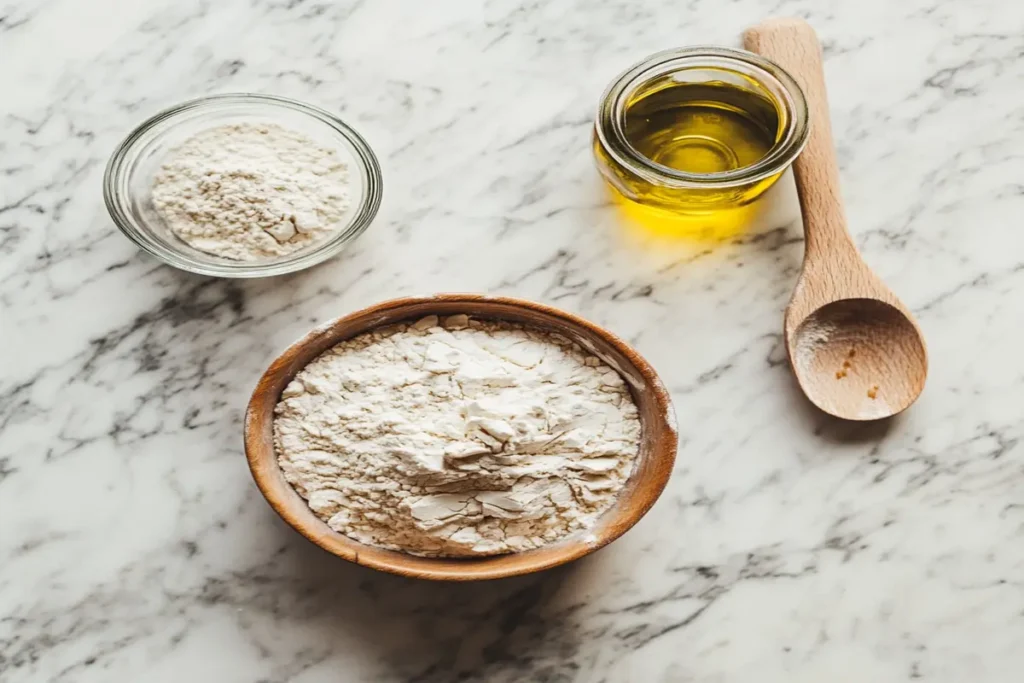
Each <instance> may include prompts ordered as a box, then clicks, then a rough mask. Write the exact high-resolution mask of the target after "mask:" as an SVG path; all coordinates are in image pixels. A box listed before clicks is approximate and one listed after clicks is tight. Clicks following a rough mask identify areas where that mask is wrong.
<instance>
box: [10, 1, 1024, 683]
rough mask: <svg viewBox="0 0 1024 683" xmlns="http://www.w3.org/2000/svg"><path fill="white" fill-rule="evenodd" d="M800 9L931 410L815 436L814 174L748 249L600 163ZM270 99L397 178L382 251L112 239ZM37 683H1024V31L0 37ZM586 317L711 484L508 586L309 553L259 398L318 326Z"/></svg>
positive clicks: (537, 10)
mask: <svg viewBox="0 0 1024 683" xmlns="http://www.w3.org/2000/svg"><path fill="white" fill-rule="evenodd" d="M780 14H782V15H791V14H795V15H801V16H805V17H808V18H809V19H810V20H811V21H812V22H813V23H814V24H815V25H816V27H817V28H818V30H819V32H820V34H821V36H822V39H823V41H824V43H825V47H826V58H827V63H826V70H827V77H828V84H829V87H830V89H831V90H830V97H831V105H832V112H833V117H834V118H833V127H834V132H835V137H836V140H837V144H838V145H839V153H840V159H841V163H842V178H843V189H844V194H845V198H846V201H847V211H848V214H849V218H850V224H851V229H852V232H853V233H854V236H855V238H856V240H857V242H858V244H859V245H860V246H861V247H862V249H863V251H864V253H865V256H866V258H867V259H868V261H869V262H870V263H871V264H872V265H873V266H874V267H875V268H876V269H877V270H878V272H879V273H880V274H881V275H882V276H883V277H884V278H885V279H886V280H887V281H888V282H889V283H890V284H891V285H892V287H893V288H894V289H895V290H896V291H897V292H898V293H900V295H901V296H902V297H903V298H904V300H905V301H906V302H907V304H908V305H909V306H910V307H911V308H913V309H914V310H915V312H916V313H917V314H918V315H919V316H920V322H921V325H922V327H923V328H924V331H925V333H926V335H927V338H928V341H929V349H930V353H931V360H932V369H931V375H930V379H929V384H928V387H927V389H926V391H925V393H924V395H923V397H922V398H921V400H920V402H919V403H918V404H917V405H916V406H914V408H913V409H912V410H911V411H909V412H908V413H907V414H906V415H904V416H903V417H902V418H900V419H898V420H897V421H894V422H892V423H889V424H883V425H876V426H870V427H855V426H850V425H843V424H839V423H836V422H832V421H830V420H828V419H826V418H824V417H822V416H821V415H820V414H817V413H815V412H814V411H812V410H811V409H809V408H808V407H807V405H806V403H805V402H804V400H803V399H802V398H801V397H800V396H799V395H798V393H797V392H796V389H795V386H794V382H793V380H792V378H791V375H790V372H789V370H788V368H787V367H786V359H785V352H784V349H783V347H782V345H781V339H780V335H779V333H780V326H781V311H782V308H783V306H784V305H785V302H786V300H787V298H788V295H789V291H790V289H791V287H792V285H793V281H794V278H795V275H796V272H797V270H798V268H799V262H800V258H801V253H802V244H801V238H800V231H799V224H798V222H796V221H795V212H794V208H793V202H792V187H791V185H790V184H789V182H788V180H787V181H786V182H785V183H783V184H781V185H780V186H779V187H778V188H777V190H774V191H773V195H774V196H773V197H772V198H771V199H770V201H769V202H767V203H766V205H765V212H766V214H765V215H764V216H763V217H762V220H761V224H759V225H758V226H757V227H756V228H755V229H753V230H752V231H751V232H749V233H748V234H745V235H743V236H741V237H739V238H737V239H736V240H734V241H733V242H731V243H729V244H725V245H721V246H718V247H715V248H708V247H706V246H701V245H693V244H685V243H679V242H666V241H664V240H660V239H657V238H655V237H652V236H645V235H641V234H637V233H632V232H629V231H627V230H625V229H624V228H623V227H622V221H621V220H620V218H619V217H618V216H617V214H616V213H615V211H614V209H613V208H612V207H611V206H610V205H609V202H608V198H607V196H606V195H605V194H604V192H603V190H602V188H601V186H600V183H599V181H598V178H597V174H596V172H595V171H594V169H593V165H592V161H591V157H590V150H589V134H590V125H591V116H592V112H593V110H594V107H595V104H596V101H597V98H598V96H599V95H600V92H601V90H602V89H603V88H604V86H605V85H606V83H607V82H608V81H609V80H610V79H611V78H612V77H613V76H614V75H615V74H616V73H617V72H619V71H620V70H621V69H623V68H625V67H626V66H627V65H629V64H630V63H632V62H633V61H635V60H636V59H638V58H641V57H643V56H645V55H646V54H649V53H651V52H653V51H655V50H658V49H664V48H668V47H673V46H677V45H684V44H694V43H717V44H726V45H729V44H737V43H738V40H739V34H740V32H741V30H742V29H743V28H744V27H745V26H746V25H748V24H751V23H754V22H756V21H757V20H759V19H761V18H763V17H766V16H770V15H780ZM238 90H253V91H260V92H268V93H277V94H282V95H288V96H293V97H297V98H300V99H303V100H307V101H309V102H312V103H315V104H319V105H321V106H324V107H326V108H328V109H332V110H334V111H337V112H340V114H341V115H342V116H343V117H344V118H345V119H346V120H348V121H349V122H351V123H352V124H353V125H354V126H355V127H356V128H358V129H359V130H360V131H361V132H362V133H364V135H365V136H366V137H367V138H368V140H369V141H370V143H371V144H372V145H373V147H374V148H375V150H376V151H377V152H378V154H379V156H380V158H381V162H382V165H383V167H384V175H385V192H384V194H385V198H384V207H383V209H382V212H381V214H380V216H379V218H378V219H377V221H376V222H375V223H374V225H373V226H372V228H371V229H370V231H369V232H368V233H367V234H366V235H364V236H363V237H362V238H361V239H360V240H359V241H358V242H357V243H356V245H355V246H354V247H353V248H352V249H350V250H349V251H347V252H346V253H345V254H343V255H342V256H340V257H339V258H336V259H334V260H332V261H330V262H328V263H326V264H324V265H322V266H320V267H317V268H315V269H313V270H311V271H308V272H305V273H301V274H298V275H294V276H289V277H284V278H277V279H272V280H265V281H256V282H237V281H236V282H230V281H222V280H212V279H204V278H198V277H193V276H189V275H186V274H183V273H179V272H177V271H174V270H172V269H170V268H167V267H164V266H161V265H159V264H158V263H156V262H155V261H153V260H152V259H150V258H147V257H145V256H144V255H142V254H139V253H138V252H137V251H136V250H135V248H134V247H133V246H132V245H131V244H130V243H129V242H128V241H127V240H125V239H124V238H123V237H122V236H121V235H120V234H119V233H118V232H117V231H116V230H115V228H114V227H113V225H112V224H111V222H110V220H109V219H108V217H107V215H106V212H105V210H104V207H103V203H102V198H101V193H100V178H101V175H102V170H103V165H104V164H105V162H106V159H107V157H108V156H109V154H110V152H111V151H112V149H113V147H114V146H115V145H116V144H117V142H118V141H119V140H120V139H121V138H122V137H123V136H124V135H125V134H126V133H127V131H128V130H130V129H131V128H132V127H133V126H134V125H136V124H137V123H138V122H139V121H141V120H142V119H143V118H145V117H146V116H149V115H150V114H152V113H155V112H156V111H158V110H159V109H161V108H163V107H165V106H168V105H170V104H173V103H175V102H178V101H180V100H183V99H186V98H190V97H194V96H198V95H201V94H205V93H214V92H228V91H238ZM0 92H3V93H4V96H3V97H2V98H0V123H2V125H0V679H2V680H3V681H5V682H6V681H12V682H13V681H18V682H20V681H59V682H67V681H102V682H108V681H146V682H147V683H158V682H160V681H179V680H194V681H217V682H219V683H226V682H234V681H239V682H243V681H267V682H270V681H273V682H284V681H290V682H295V683H315V682H326V681H380V682H391V681H396V682H397V681H408V682H413V681H416V682H420V683H435V682H436V683H447V682H449V681H498V682H514V681H515V682H518V681H548V682H552V683H553V682H563V681H564V682H567V681H585V682H591V681H593V682H598V681H606V682H609V683H617V682H619V681H643V682H648V681H657V682H664V683H672V682H683V681H753V680H758V681H787V682H793V681H814V682H819V681H826V680H827V681H857V682H862V681H868V680H872V681H874V680H878V681H901V680H917V679H920V680H927V681H951V682H954V681H955V682H959V681H964V680H979V681H997V682H1002V681H1007V682H1010V681H1018V680H1020V675H1021V674H1020V671H1021V669H1022V667H1024V647H1022V643H1024V616H1022V614H1024V590H1022V588H1024V587H1022V583H1024V578H1022V577H1024V543H1022V542H1021V538H1022V525H1024V446H1022V445H1021V439H1022V436H1024V418H1022V413H1021V409H1022V406H1024V369H1022V368H1024V363H1022V361H1021V355H1020V349H1021V342H1020V339H1021V335H1022V333H1024V315H1022V304H1021V301H1022V297H1024V255H1022V254H1024V231H1022V229H1021V225H1020V216H1021V214H1022V213H1024V184H1022V181H1021V168H1022V164H1024V115H1022V114H1021V112H1022V111H1024V94H1022V93H1024V5H1021V4H1020V3H1006V2H998V1H997V0H986V1H984V2H974V3H967V2H959V3H952V2H945V3H942V2H938V1H937V0H910V1H909V2H899V3H896V2H888V1H886V0H862V1H860V2H856V3H852V2H839V1H838V0H830V1H828V2H811V0H803V1H799V0H798V1H791V0H736V1H734V2H720V1H719V0H689V1H688V2H668V1H667V0H654V1H650V2H627V1H625V0H616V1H604V2H601V1H597V2H593V1H588V2H584V1H583V0H553V1H551V2H523V1H522V0H520V1H519V2H486V3H455V2H450V3H449V2H446V3H438V2H435V3H421V2H413V1H412V0H408V1H405V2H397V1H383V2H381V1H375V2H372V3H371V2H368V1H366V0H364V1H363V2H351V1H346V2H316V1H314V0H224V1H223V2H216V3H214V2H205V1H200V0H185V1H182V2H177V1H172V0H146V1H145V2H132V3H125V2H118V1H117V0H93V1H92V2H83V1H80V0H49V1H47V2H32V1H31V0H14V1H13V2H10V1H9V2H6V3H0ZM452 290H456V291H482V292H491V293H503V294H510V295H516V296H523V297H528V298H533V299H539V300H542V301H546V302H550V303H554V304H556V305H559V306H561V307H564V308H567V309H570V310H572V311H576V312H579V313H582V314H584V315H586V316H588V317H589V318H591V319H593V320H594V321H595V322H598V323H600V324H604V325H607V326H608V327H610V328H611V329H613V330H614V331H616V332H618V333H619V334H621V335H622V336H624V337H626V338H627V339H629V340H630V341H632V342H633V343H635V344H636V346H637V347H638V348H639V349H640V351H641V352H642V353H644V354H645V355H646V356H647V358H648V359H649V360H650V361H651V362H652V363H653V364H654V365H655V367H656V368H657V369H658V370H659V372H660V373H661V374H662V376H663V378H664V380H665V382H666V384H667V385H668V386H669V387H670V388H671V390H672V392H673V397H674V400H675V404H676V410H677V413H678V416H679V422H680V427H681V444H680V446H681V447H680V453H679V459H678V463H677V467H676V471H675V473H674V476H673V478H672V481H671V483H670V485H669V488H668V490H667V491H666V493H665V495H664V496H663V498H662V499H661V501H660V502H659V503H658V505H657V506H656V507H655V508H654V510H653V511H652V512H651V513H650V514H649V515H648V516H647V517H646V518H645V519H644V520H643V521H642V522H641V523H640V524H639V525H638V526H637V527H636V528H635V529H634V530H633V531H631V532H630V533H629V534H627V535H626V536H625V537H623V538H622V539H621V540H619V541H617V542H616V543H615V544H614V545H612V546H610V547H609V548H607V549H606V550H604V551H601V552H600V553H598V554H596V555H594V556H592V557H591V558H588V559H586V560H583V561H580V562H578V563H576V564H574V565H572V566H570V567H566V568H564V569H561V570H557V571H552V572H548V573H546V574H543V575H539V576H533V577H524V578H521V579H516V580H511V581H504V582H491V583H485V584H476V585H465V586H459V585H438V584H432V583H420V582H413V581H408V580H403V579H399V578H395V577H390V576H383V575H378V574H376V573H374V572H371V571H368V570H363V569H360V568H357V567H353V566H350V565H348V564H346V563H344V562H342V561H340V560H336V559H335V558H333V557H330V556H328V555H326V554H324V553H322V552H321V551H319V550H318V549H316V548H314V547H313V546H311V545H310V544H308V543H307V542H306V541H304V540H303V539H302V538H301V537H299V536H298V535H297V534H295V533H294V532H292V531H291V530H290V529H289V528H287V527H286V526H285V525H284V524H283V523H282V522H280V521H279V520H278V519H277V518H276V516H275V515H274V513H273V512H272V511H271V510H270V509H269V507H268V506H267V505H266V503H265V502H264V501H263V499H262V498H261V497H260V495H259V493H258V492H257V490H256V489H255V487H254V486H253V485H252V483H251V480H250V477H249V475H248V471H247V469H246V466H245V461H244V458H243V456H242V452H241V417H242V411H243V408H244V405H245V402H246V400H247V397H248V393H249V391H250V390H251V388H252V386H253V384H254V382H255V380H256V378H257V377H258V375H259V373H260V372H261V371H262V370H263V368H264V367H265V366H266V364H267V363H268V361H269V360H270V359H271V358H272V357H273V356H274V354H275V353H276V352H277V351H279V350H280V349H281V348H283V347H284V346H285V345H286V344H287V343H289V342H290V341H292V340H293V339H294V338H296V337H297V336H299V335H300V334H302V333H303V332H304V331H306V330H307V329H308V328H309V327H311V326H312V325H314V324H315V323H319V322H322V321H324V320H326V319H328V318H331V317H335V316H337V315H340V314H343V313H345V312H348V311H351V310H353V309H355V308H357V307H360V306H363V305H366V304H369V303H372V302H375V301H378V300H381V299H384V298H388V297H392V296H396V295H402V294H421V293H428V292H435V291H452Z"/></svg>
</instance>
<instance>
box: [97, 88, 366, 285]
mask: <svg viewBox="0 0 1024 683" xmlns="http://www.w3.org/2000/svg"><path fill="white" fill-rule="evenodd" d="M235 123H275V124H277V125H280V126H282V127H284V128H288V129H291V130H294V131H297V132H299V133H302V134H303V135H305V136H307V137H309V138H310V139H312V140H313V141H315V142H316V143H317V144H320V145H323V146H325V147H328V148H330V149H334V150H336V151H337V153H338V155H339V156H340V158H341V160H342V161H343V162H344V163H345V164H346V165H347V166H348V172H349V183H350V186H349V191H350V197H351V203H350V205H349V207H348V209H347V210H346V211H345V213H344V217H343V218H342V221H341V224H340V225H339V226H338V227H337V228H336V229H335V231H334V232H332V233H331V235H330V236H329V237H327V238H326V239H324V240H321V241H319V242H316V243H314V244H311V245H309V246H307V247H305V248H303V249H299V250H297V251H295V252H292V253H290V254H286V255H284V256H278V257H273V258H268V259H261V260H259V261H236V260H234V259H228V258H223V257H219V256H214V255H212V254H208V253H206V252H203V251H200V250H198V249H196V248H194V247H192V246H190V245H188V244H186V243H185V242H184V241H183V240H181V239H179V238H178V237H177V236H176V235H174V234H173V233H172V232H171V231H170V230H169V229H168V227H167V225H166V224H165V223H164V221H163V219H162V218H161V217H160V216H159V214H157V212H156V210H155V209H154V208H153V203H152V198H151V193H150V190H151V187H152V184H153V177H154V175H155V174H156V172H157V171H158V170H159V168H160V166H161V164H162V163H163V162H164V160H165V159H166V158H167V154H168V152H170V151H171V150H172V149H173V148H175V147H176V146H178V145H180V144H181V143H183V142H184V141H185V140H187V139H188V138H190V137H192V136H193V135H195V134H196V133H199V132H200V131H203V130H207V129H209V128H214V127H216V126H222V125H227V124H235ZM381 192H382V177H381V170H380V164H379V163H378V162H377V158H376V156H374V154H373V151H372V150H371V149H370V146H369V145H368V144H367V143H366V141H365V140H364V139H363V138H362V137H361V136H360V135H359V134H358V133H357V132H356V131H355V130H353V129H352V128H350V127H349V126H348V125H347V124H346V123H345V122H343V121H342V120H341V119H339V118H337V117H336V116H334V115H333V114H330V113H329V112H327V111H324V110H323V109H319V108H317V107H313V106H310V105H308V104H304V103H302V102H298V101H295V100H290V99H287V98H284V97H277V96H273V95H258V94H252V93H239V94H230V95H212V96H209V97H202V98H199V99H195V100H190V101H188V102H185V103H183V104H179V105H177V106H175V107H172V108H170V109H167V110H165V111H163V112H161V113H159V114H157V115H156V116H153V117H152V118H150V119H148V120H146V121H145V122H143V123H142V124H141V125H139V126H138V127H137V128H136V129H135V130H133V131H132V132H131V134H129V135H128V137H126V138H125V139H124V141H123V142H121V144H120V145H118V147H117V149H116V150H115V151H114V154H113V155H112V156H111V157H110V161H109V162H108V163H107V168H106V172H105V173H104V176H103V199H104V201H105V202H106V205H107V211H109V212H110V217H111V218H112V219H113V220H114V223H115V224H117V227H118V228H120V229H121V232H123V233H124V234H125V235H126V236H127V237H128V238H129V239H130V240H132V241H133V242H135V244H137V245H138V246H139V247H140V248H141V249H143V250H144V251H146V252H148V253H150V254H152V255H153V256H155V257H157V258H158V259H160V260H161V261H163V262H164V263H167V264H169V265H172V266H174V267H176V268H180V269H182V270H186V271H189V272H191V273H198V274H201V275H213V276H217V277H230V278H251V277H267V276H271V275H283V274H285V273H293V272H295V271H298V270H303V269H304V268H309V267H310V266H313V265H316V264H318V263H321V262H322V261H325V260H327V259H329V258H331V257H332V256H334V255H336V254H338V253H339V252H340V251H341V250H342V249H344V247H345V246H346V245H347V244H348V243H349V242H351V241H352V240H354V239H355V238H356V237H358V236H359V235H361V234H362V233H363V231H364V230H366V228H367V227H369V225H370V222H371V221H372V220H373V218H374V216H375V215H376V214H377V210H378V209H379V208H380V202H381Z"/></svg>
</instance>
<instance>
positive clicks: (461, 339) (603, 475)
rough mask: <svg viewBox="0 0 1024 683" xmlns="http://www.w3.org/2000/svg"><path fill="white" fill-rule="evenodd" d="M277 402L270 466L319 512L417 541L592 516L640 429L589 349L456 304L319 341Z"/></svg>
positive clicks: (466, 545) (462, 552)
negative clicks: (445, 312) (454, 308)
mask: <svg viewBox="0 0 1024 683" xmlns="http://www.w3.org/2000/svg"><path fill="white" fill-rule="evenodd" d="M275 413H276V415H275V419H274V439H275V445H276V448H277V454H278V461H279V463H280V465H281V469H282V470H283V472H284V475H285V478H286V479H287V480H288V482H289V483H290V484H291V485H292V486H293V487H294V488H295V489H296V490H297V491H298V492H299V494H300V495H301V496H302V497H303V498H305V499H306V500H307V501H308V503H309V506H310V508H311V509H312V510H313V511H314V512H315V513H316V515H317V516H318V517H320V518H321V519H323V520H324V521H325V522H327V524H328V525H329V526H330V527H331V528H332V529H334V530H336V531H338V532H340V533H342V534H345V535H347V536H349V537H350V538H353V539H355V540H357V541H359V542H361V543H366V544H369V545H374V546H380V547H383V548H389V549H392V550H403V551H405V552H408V553H412V554H416V555H425V556H470V555H495V554H501V553H509V552H516V551H521V550H529V549H531V548H537V547H539V546H542V545H545V544H547V543H551V542H552V541H557V540H558V539H561V538H563V537H564V536H566V535H567V534H570V533H572V532H575V531H579V530H582V529H586V528H588V527H590V526H592V525H593V524H594V522H595V521H596V520H597V518H598V517H599V516H600V515H601V513H602V512H604V511H605V510H607V509H608V508H609V507H610V506H611V505H612V504H613V503H614V502H615V499H616V497H617V495H618V494H619V492H620V491H621V489H622V487H623V485H624V484H625V483H626V480H627V479H628V478H629V475H630V473H631V471H632V468H633V463H634V461H635V459H636V455H637V452H638V450H639V443H640V422H639V418H638V414H637V409H636V406H635V405H634V403H633V400H632V398H631V396H630V394H629V390H628V389H627V387H626V385H625V383H624V382H623V380H622V378H621V377H620V376H619V375H618V373H616V372H615V371H614V370H613V369H611V368H610V367H608V366H606V365H604V364H603V363H602V362H601V361H600V360H599V359H598V358H597V357H595V356H592V355H589V354H587V353H586V352H584V351H583V350H582V349H581V348H580V347H579V346H577V345H576V344H573V343H572V342H570V341H569V340H567V339H565V338H564V337H561V336H559V335H557V334H553V333H549V332H545V331H541V330H537V329H532V328H527V327H521V326H518V325H514V324H511V323H503V322H482V321H477V320H470V319H468V318H467V316H465V315H456V316H451V317H449V318H447V319H445V320H444V321H439V320H438V318H437V317H436V316H430V317H427V318H424V319H422V320H419V321H417V322H416V323H413V324H411V325H409V324H403V325H398V326H393V327H389V328H383V329H379V330H375V331H373V332H370V333H367V334H363V335H360V336H358V337H355V338H354V339H351V340H349V341H346V342H343V343H341V344H339V345H337V346H335V347H334V348H332V349H329V350H328V351H326V352H325V353H324V354H322V355H321V356H319V357H318V358H317V359H315V360H314V361H313V362H311V363H310V364H309V365H307V366H306V367H305V368H304V369H303V370H302V371H301V372H299V373H298V375H297V376H296V377H295V380H294V381H292V382H291V383H290V384H289V385H288V386H287V387H286V388H285V390H284V392H283V393H282V395H281V401H280V402H279V403H278V405H277V408H276V410H275Z"/></svg>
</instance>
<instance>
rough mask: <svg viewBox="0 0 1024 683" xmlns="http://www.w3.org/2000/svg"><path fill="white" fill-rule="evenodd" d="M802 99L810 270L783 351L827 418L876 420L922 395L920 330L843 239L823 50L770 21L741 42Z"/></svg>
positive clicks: (809, 35) (806, 31) (799, 169)
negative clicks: (779, 71) (784, 76)
mask: <svg viewBox="0 0 1024 683" xmlns="http://www.w3.org/2000/svg"><path fill="white" fill-rule="evenodd" d="M743 42H744V45H745V47H746V48H747V49H748V50H750V51H752V52H756V53H757V54H760V55H762V56H764V57H767V58H768V59H770V60H772V61H774V62H776V63H777V64H778V65H779V66H781V67H782V68H784V69H785V70H786V71H788V72H789V73H790V74H791V75H792V76H793V78H795V79H796V81H797V83H799V84H800V87H801V88H802V89H803V91H804V96H805V97H806V99H807V107H808V110H809V114H810V126H811V132H810V137H809V138H808V140H807V146H806V147H805V148H804V150H803V152H802V153H801V154H800V156H799V157H798V158H797V160H796V162H795V163H794V164H793V175H794V177H795V179H796V188H797V192H798V194H799V196H800V209H801V211H802V213H803V219H804V236H805V240H806V247H805V252H804V264H803V271H802V272H801V273H800V277H799V279H798V280H797V283H796V288H795V290H794V291H793V297H792V298H791V299H790V301H789V306H788V307H787V308H786V317H785V335H786V349H787V350H788V352H789V359H790V362H791V363H792V365H793V371H794V372H795V373H796V378H797V381H798V382H799V383H800V387H801V388H802V389H803V391H804V393H805V394H807V397H808V398H809V399H810V400H811V402H812V403H814V404H815V405H816V406H818V407H819V408H821V409H822V410H824V411H825V412H826V413H829V414H830V415H835V416H836V417H841V418H845V419H848V420H876V419H880V418H885V417H889V416H891V415H895V414H896V413H898V412H900V411H902V410H903V409H905V408H907V407H908V406H909V405H910V404H911V403H913V402H914V401H915V400H916V399H917V397H918V396H919V395H920V393H921V390H922V389H924V383H925V377H926V375H927V374H928V356H927V352H926V351H925V345H924V339H923V338H922V336H921V330H920V329H919V328H918V326H917V323H916V322H915V321H914V318H913V316H911V314H910V311H908V310H907V308H906V306H904V305H903V304H902V303H901V302H900V300H899V299H897V298H896V295H895V294H893V293H892V292H891V291H890V290H889V288H888V287H886V286H885V284H884V283H883V282H882V281H881V280H880V279H879V278H878V276H877V275H875V274H874V273H873V272H871V269H870V268H868V266H867V264H865V263H864V261H863V259H862V258H861V256H860V254H859V253H858V252H857V247H856V246H854V244H853V240H852V239H851V238H850V235H849V233H848V232H847V231H846V217H845V215H844V214H843V205H842V199H841V198H840V194H839V168H838V166H837V165H836V157H835V149H834V147H833V144H832V131H831V126H830V125H829V114H828V101H827V99H826V95H825V74H824V69H823V68H822V57H821V45H820V44H819V43H818V38H817V36H816V35H815V33H814V29H813V28H811V26H810V25H809V24H808V23H807V22H805V21H803V20H801V19H770V20H768V21H765V22H764V23H761V24H759V25H757V26H755V27H753V28H751V29H748V30H747V31H746V32H745V33H744V34H743Z"/></svg>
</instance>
